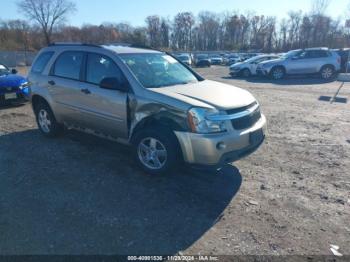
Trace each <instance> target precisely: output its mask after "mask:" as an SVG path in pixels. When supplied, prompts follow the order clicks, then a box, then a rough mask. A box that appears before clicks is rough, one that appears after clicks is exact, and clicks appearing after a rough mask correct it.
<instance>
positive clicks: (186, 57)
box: [176, 54, 192, 66]
mask: <svg viewBox="0 0 350 262" xmlns="http://www.w3.org/2000/svg"><path fill="white" fill-rule="evenodd" d="M176 57H177V58H178V59H179V60H180V61H181V62H182V63H184V64H186V65H188V66H191V65H192V59H191V56H190V55H189V54H180V55H177V56H176Z"/></svg>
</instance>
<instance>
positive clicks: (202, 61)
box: [194, 54, 211, 67]
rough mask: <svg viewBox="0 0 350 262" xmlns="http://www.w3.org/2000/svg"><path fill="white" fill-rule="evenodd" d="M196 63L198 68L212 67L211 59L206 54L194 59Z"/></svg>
mask: <svg viewBox="0 0 350 262" xmlns="http://www.w3.org/2000/svg"><path fill="white" fill-rule="evenodd" d="M194 63H195V65H196V66H197V67H210V66H211V61H210V58H209V56H208V55H206V54H199V55H196V56H195V58H194Z"/></svg>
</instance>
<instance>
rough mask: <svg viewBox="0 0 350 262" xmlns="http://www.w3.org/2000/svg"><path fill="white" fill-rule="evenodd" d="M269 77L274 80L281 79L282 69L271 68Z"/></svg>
mask: <svg viewBox="0 0 350 262" xmlns="http://www.w3.org/2000/svg"><path fill="white" fill-rule="evenodd" d="M270 76H271V77H272V79H274V80H279V79H282V78H283V77H284V76H285V71H284V68H283V67H279V66H278V67H274V68H272V70H271V73H270Z"/></svg>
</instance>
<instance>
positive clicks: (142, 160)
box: [133, 129, 180, 175]
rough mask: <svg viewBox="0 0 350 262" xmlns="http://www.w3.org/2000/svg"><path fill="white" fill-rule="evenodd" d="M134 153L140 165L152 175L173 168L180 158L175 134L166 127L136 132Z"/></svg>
mask: <svg viewBox="0 0 350 262" xmlns="http://www.w3.org/2000/svg"><path fill="white" fill-rule="evenodd" d="M133 145H134V154H135V158H136V161H137V162H138V164H139V166H140V167H141V168H142V169H143V170H144V171H146V173H149V174H152V175H159V174H166V173H169V172H171V171H172V170H173V168H174V167H175V165H176V163H177V162H178V159H179V153H180V152H179V150H178V145H177V141H176V137H175V135H174V134H173V133H172V132H171V131H169V130H164V129H146V130H143V131H139V132H138V133H137V134H135V137H134V139H133Z"/></svg>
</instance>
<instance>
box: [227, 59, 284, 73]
mask: <svg viewBox="0 0 350 262" xmlns="http://www.w3.org/2000/svg"><path fill="white" fill-rule="evenodd" d="M277 58H279V56H277V55H259V56H254V57H252V58H250V59H247V60H245V61H243V62H239V63H235V64H233V65H231V66H230V75H231V76H243V77H249V76H251V75H256V69H257V66H258V64H259V63H261V62H263V61H268V60H271V59H277Z"/></svg>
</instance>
